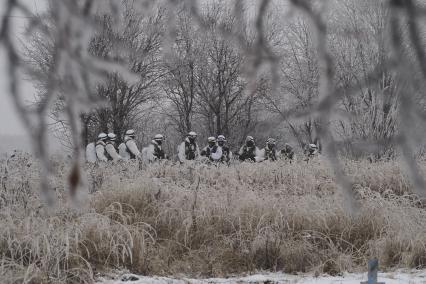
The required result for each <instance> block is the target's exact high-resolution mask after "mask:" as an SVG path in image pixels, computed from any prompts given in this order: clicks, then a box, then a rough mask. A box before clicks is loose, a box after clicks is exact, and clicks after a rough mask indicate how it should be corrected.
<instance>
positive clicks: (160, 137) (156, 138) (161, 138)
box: [154, 134, 164, 141]
mask: <svg viewBox="0 0 426 284" xmlns="http://www.w3.org/2000/svg"><path fill="white" fill-rule="evenodd" d="M154 140H155V141H163V140H164V136H163V135H162V134H156V135H155V136H154Z"/></svg>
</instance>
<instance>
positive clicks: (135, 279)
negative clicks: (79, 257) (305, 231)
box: [96, 270, 426, 284]
mask: <svg viewBox="0 0 426 284" xmlns="http://www.w3.org/2000/svg"><path fill="white" fill-rule="evenodd" d="M366 280H367V273H344V274H343V275H342V276H328V275H322V276H319V277H315V276H313V275H312V274H300V275H291V274H284V273H268V274H255V275H250V276H245V277H232V278H208V279H189V278H168V277H156V276H152V277H149V276H138V275H134V274H123V275H121V276H118V277H117V278H116V279H115V280H111V279H110V280H108V279H103V278H100V279H99V280H98V282H96V283H97V284H122V283H132V284H204V283H209V284H210V283H211V284H215V283H217V284H222V283H226V284H232V283H238V284H241V283H253V284H254V283H268V284H273V283H291V284H299V283H304V284H329V283H333V284H340V283H342V284H360V283H361V282H362V281H366ZM378 281H379V282H384V283H386V284H400V283H401V284H402V283H404V284H411V283H413V284H414V283H426V270H421V271H416V270H413V271H408V270H404V271H403V270H397V271H394V272H386V273H379V277H378Z"/></svg>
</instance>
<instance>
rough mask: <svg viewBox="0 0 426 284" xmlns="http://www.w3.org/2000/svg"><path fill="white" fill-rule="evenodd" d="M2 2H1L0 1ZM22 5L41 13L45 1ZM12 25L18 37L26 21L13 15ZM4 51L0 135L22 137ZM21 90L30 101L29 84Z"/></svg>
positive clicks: (1, 7) (0, 77) (27, 0)
mask: <svg viewBox="0 0 426 284" xmlns="http://www.w3.org/2000/svg"><path fill="white" fill-rule="evenodd" d="M0 1H3V0H0ZM21 2H22V3H24V4H25V5H27V7H28V8H29V9H31V11H34V12H37V11H41V10H43V9H44V7H46V2H47V0H21ZM4 8H5V7H4V5H0V13H1V15H3V12H4ZM12 23H14V24H15V25H16V36H17V37H19V34H21V33H22V32H23V30H24V27H25V24H26V19H25V18H22V15H20V14H14V17H13V18H12ZM4 55H5V53H4V50H3V49H2V48H0V90H1V95H0V97H1V102H0V135H15V134H16V135H22V134H24V133H25V129H24V127H23V125H22V122H21V121H20V119H19V117H18V116H17V115H16V112H15V109H14V106H13V104H12V101H11V98H10V94H9V88H8V85H7V82H8V77H7V72H6V66H5V64H4V62H5V58H4ZM21 88H22V89H21V90H22V91H23V93H24V94H25V98H26V99H28V100H30V99H31V98H33V97H34V94H35V90H34V88H33V87H32V85H31V83H29V82H27V83H25V84H22V85H21Z"/></svg>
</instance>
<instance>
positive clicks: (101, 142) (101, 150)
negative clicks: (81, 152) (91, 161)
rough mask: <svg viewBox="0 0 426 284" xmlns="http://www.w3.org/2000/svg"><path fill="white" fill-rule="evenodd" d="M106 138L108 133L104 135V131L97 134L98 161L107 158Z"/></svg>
mask: <svg viewBox="0 0 426 284" xmlns="http://www.w3.org/2000/svg"><path fill="white" fill-rule="evenodd" d="M107 139H108V135H106V133H103V132H102V133H101V134H99V135H98V141H96V147H95V150H96V158H97V160H98V161H100V162H107V161H108V158H107V156H106V150H105V147H106V143H105V142H106V141H107Z"/></svg>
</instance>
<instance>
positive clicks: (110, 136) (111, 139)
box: [108, 132, 117, 141]
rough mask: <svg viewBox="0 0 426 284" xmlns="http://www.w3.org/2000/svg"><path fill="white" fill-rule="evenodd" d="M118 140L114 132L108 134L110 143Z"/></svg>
mask: <svg viewBox="0 0 426 284" xmlns="http://www.w3.org/2000/svg"><path fill="white" fill-rule="evenodd" d="M116 139H117V135H115V134H114V133H112V132H110V133H108V140H109V141H115V140H116Z"/></svg>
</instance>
